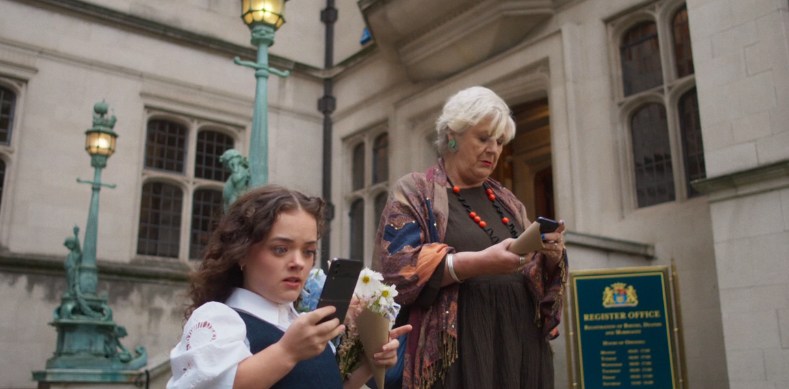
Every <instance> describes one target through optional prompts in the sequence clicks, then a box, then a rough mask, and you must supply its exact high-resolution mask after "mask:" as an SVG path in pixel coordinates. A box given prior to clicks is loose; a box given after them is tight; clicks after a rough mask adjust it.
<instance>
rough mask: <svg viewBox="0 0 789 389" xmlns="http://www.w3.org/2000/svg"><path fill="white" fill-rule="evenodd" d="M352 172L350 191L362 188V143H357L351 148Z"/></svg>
mask: <svg viewBox="0 0 789 389" xmlns="http://www.w3.org/2000/svg"><path fill="white" fill-rule="evenodd" d="M352 163H353V167H352V169H353V171H352V174H353V176H352V180H353V185H352V186H351V189H352V190H359V189H362V188H363V187H364V143H359V144H358V145H356V147H354V148H353V162H352Z"/></svg>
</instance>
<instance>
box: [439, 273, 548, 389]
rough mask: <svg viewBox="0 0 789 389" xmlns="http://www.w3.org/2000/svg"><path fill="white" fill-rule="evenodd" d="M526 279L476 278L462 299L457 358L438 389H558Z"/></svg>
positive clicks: (462, 290) (463, 287) (512, 276)
mask: <svg viewBox="0 0 789 389" xmlns="http://www.w3.org/2000/svg"><path fill="white" fill-rule="evenodd" d="M524 281H525V279H524V277H523V275H521V274H508V275H498V276H484V277H476V278H472V279H469V280H467V281H466V282H464V283H463V284H461V287H460V295H459V296H458V323H459V327H458V347H459V349H458V351H459V352H458V354H459V355H458V359H457V360H456V361H455V363H453V364H452V366H451V367H450V368H449V371H448V372H447V375H446V377H445V378H444V380H443V382H438V383H436V385H434V386H433V387H434V388H447V389H449V388H451V389H461V388H467V389H472V388H474V389H478V388H524V389H525V388H528V389H543V388H545V389H547V388H551V389H552V388H553V351H552V350H551V346H550V344H549V343H548V341H547V340H546V339H545V337H544V336H543V335H542V330H541V329H540V328H538V327H537V325H536V324H535V322H534V301H533V299H532V296H531V293H530V292H529V291H528V289H527V286H526V283H525V282H524Z"/></svg>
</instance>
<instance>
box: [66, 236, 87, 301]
mask: <svg viewBox="0 0 789 389" xmlns="http://www.w3.org/2000/svg"><path fill="white" fill-rule="evenodd" d="M63 245H64V246H66V248H67V249H68V250H69V252H68V255H66V262H65V264H64V266H65V268H66V283H67V285H68V290H67V291H66V294H67V295H68V294H70V295H71V296H72V297H74V298H76V297H77V294H78V292H77V283H78V282H79V265H80V263H82V249H81V248H80V246H79V227H77V226H74V236H69V237H68V238H66V241H64V242H63Z"/></svg>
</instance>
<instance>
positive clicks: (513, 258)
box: [480, 238, 522, 274]
mask: <svg viewBox="0 0 789 389" xmlns="http://www.w3.org/2000/svg"><path fill="white" fill-rule="evenodd" d="M513 242H515V239H512V238H508V239H505V240H503V241H501V242H499V243H496V244H494V245H493V246H490V247H488V248H486V249H485V250H482V251H481V252H480V253H481V254H482V258H481V260H482V261H484V263H486V267H487V269H486V271H485V273H487V274H508V273H512V272H515V271H518V269H519V268H520V267H521V265H522V263H521V259H520V257H521V256H520V255H518V254H515V253H513V252H511V251H509V247H510V245H511V244H512V243H513Z"/></svg>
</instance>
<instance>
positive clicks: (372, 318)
mask: <svg viewBox="0 0 789 389" xmlns="http://www.w3.org/2000/svg"><path fill="white" fill-rule="evenodd" d="M390 325H391V323H390V322H389V319H387V318H385V317H383V316H381V315H380V314H378V313H375V312H373V311H371V310H369V309H367V308H366V307H365V308H364V309H362V312H361V313H360V314H359V317H358V318H356V330H357V331H358V332H359V340H361V341H362V347H363V348H364V355H365V357H367V361H368V362H369V364H370V369H371V370H372V371H373V378H375V384H376V385H378V388H379V389H384V373H386V368H383V367H380V366H375V364H374V363H373V361H374V359H373V355H374V354H375V353H376V352H378V351H380V350H381V347H383V346H384V345H385V344H386V343H387V342H389V327H390Z"/></svg>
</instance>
